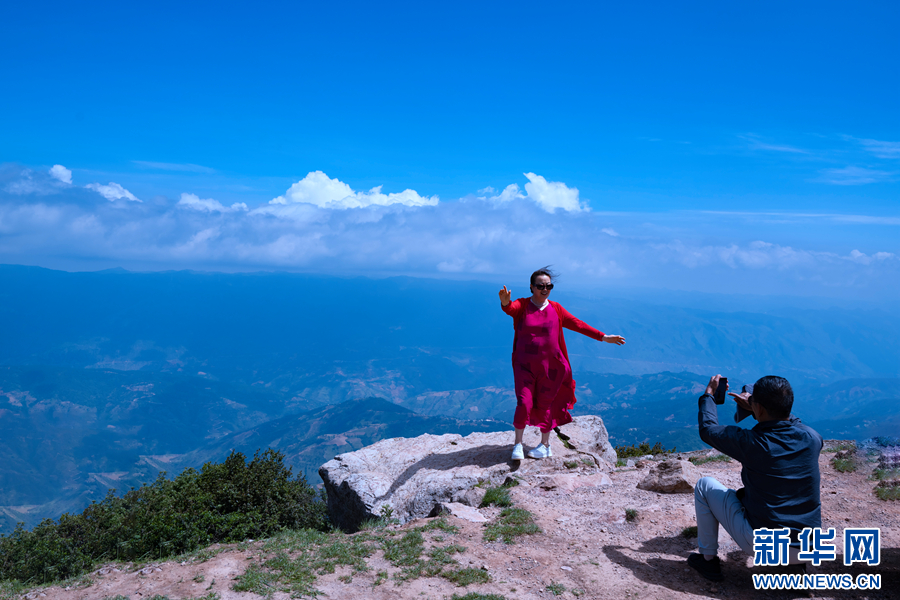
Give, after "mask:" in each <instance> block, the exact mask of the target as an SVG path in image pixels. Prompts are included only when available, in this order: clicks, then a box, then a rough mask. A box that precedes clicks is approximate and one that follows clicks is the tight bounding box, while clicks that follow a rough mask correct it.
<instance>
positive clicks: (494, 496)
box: [478, 477, 519, 508]
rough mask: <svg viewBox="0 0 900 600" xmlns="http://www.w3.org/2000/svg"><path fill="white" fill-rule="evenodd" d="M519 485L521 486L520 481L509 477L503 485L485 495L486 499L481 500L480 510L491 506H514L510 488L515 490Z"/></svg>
mask: <svg viewBox="0 0 900 600" xmlns="http://www.w3.org/2000/svg"><path fill="white" fill-rule="evenodd" d="M517 485H519V480H518V479H515V478H513V477H509V478H507V480H506V481H504V482H503V485H500V486H497V487H491V488H488V489H487V491H486V492H485V493H484V498H482V499H481V504H479V505H478V508H484V507H485V506H490V505H491V504H494V505H496V506H500V507H504V506H512V499H511V498H510V497H509V488H514V487H516V486H517Z"/></svg>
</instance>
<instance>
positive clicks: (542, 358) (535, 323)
mask: <svg viewBox="0 0 900 600" xmlns="http://www.w3.org/2000/svg"><path fill="white" fill-rule="evenodd" d="M555 277H556V275H555V274H554V273H553V272H552V271H551V270H550V269H549V267H545V268H543V269H538V270H537V271H535V272H534V273H532V274H531V297H530V298H519V299H518V300H514V301H510V298H511V296H512V293H511V292H510V291H509V290H508V289H506V286H505V285H504V286H503V289H502V290H500V306H501V308H502V309H503V312H505V313H506V314H508V315H509V316H511V317H512V318H513V325H514V327H515V329H516V337H515V340H514V341H513V354H512V363H513V374H514V375H515V381H516V401H517V403H516V414H515V417H514V418H513V427H514V428H515V430H516V445H515V446H514V447H513V452H512V459H513V460H522V459H523V458H525V454H524V451H523V448H522V435H523V434H524V433H525V426H526V425H533V426H536V427H539V428H540V430H541V444H540V445H539V446H538V447H537V448H534V449H532V450H530V451H529V452H528V456H529V457H530V458H548V457H550V456H553V453H552V452H551V451H550V432H551V431H553V429H554V428H555V427H558V426H560V425H565V424H566V423H569V422H571V421H572V415H570V414H569V409H571V408H572V407H573V406H574V405H575V381H574V380H573V379H572V368H571V366H570V365H569V355H568V353H567V352H566V340H565V338H563V329H564V328H565V329H571V330H572V331H577V332H578V333H583V334H584V335H586V336H588V337H591V338H593V339H595V340H598V341H601V342H607V343H610V344H616V345H619V346H621V345H622V344H624V343H625V338H623V337H622V336H620V335H604V333H603V332H602V331H598V330H596V329H594V328H593V327H591V326H590V325H588V324H587V323H584V322H583V321H580V320H578V319H576V318H575V317H573V316H572V315H571V314H570V313H569V311H567V310H566V309H564V308H563V307H562V306H561V305H560V304H559V303H558V302H551V301H550V300H548V296H549V295H550V290H552V289H553V279H554V278H555Z"/></svg>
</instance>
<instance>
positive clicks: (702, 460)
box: [688, 454, 731, 465]
mask: <svg viewBox="0 0 900 600" xmlns="http://www.w3.org/2000/svg"><path fill="white" fill-rule="evenodd" d="M688 460H689V461H691V462H692V463H694V465H704V464H706V463H711V462H731V457H730V456H728V455H727V454H716V455H715V456H692V457H690V458H689V459H688Z"/></svg>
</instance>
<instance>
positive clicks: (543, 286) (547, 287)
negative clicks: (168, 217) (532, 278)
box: [534, 283, 553, 290]
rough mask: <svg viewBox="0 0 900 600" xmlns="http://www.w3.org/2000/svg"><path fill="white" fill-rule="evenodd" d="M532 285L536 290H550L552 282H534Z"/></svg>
mask: <svg viewBox="0 0 900 600" xmlns="http://www.w3.org/2000/svg"><path fill="white" fill-rule="evenodd" d="M534 287H535V289H538V290H552V289H553V284H552V283H536V284H534Z"/></svg>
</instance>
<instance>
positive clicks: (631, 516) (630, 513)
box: [625, 508, 638, 523]
mask: <svg viewBox="0 0 900 600" xmlns="http://www.w3.org/2000/svg"><path fill="white" fill-rule="evenodd" d="M637 518H638V511H637V509H634V508H626V509H625V520H626V521H628V522H629V523H631V522H632V521H636V520H637Z"/></svg>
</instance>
